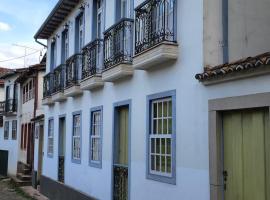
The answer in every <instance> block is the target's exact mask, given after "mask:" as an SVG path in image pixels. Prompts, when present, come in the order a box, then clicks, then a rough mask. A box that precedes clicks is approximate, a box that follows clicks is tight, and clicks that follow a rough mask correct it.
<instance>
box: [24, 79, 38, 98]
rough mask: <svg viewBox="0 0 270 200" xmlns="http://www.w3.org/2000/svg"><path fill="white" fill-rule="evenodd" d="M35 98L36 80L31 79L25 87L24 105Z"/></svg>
mask: <svg viewBox="0 0 270 200" xmlns="http://www.w3.org/2000/svg"><path fill="white" fill-rule="evenodd" d="M34 97H35V83H34V79H31V80H30V81H28V82H27V83H26V84H25V85H24V86H23V97H22V99H23V103H26V102H27V101H29V100H31V99H33V98H34Z"/></svg>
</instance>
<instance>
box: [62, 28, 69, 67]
mask: <svg viewBox="0 0 270 200" xmlns="http://www.w3.org/2000/svg"><path fill="white" fill-rule="evenodd" d="M68 51H69V41H68V30H65V31H63V33H62V63H65V62H66V60H67V58H68V55H69V53H68Z"/></svg>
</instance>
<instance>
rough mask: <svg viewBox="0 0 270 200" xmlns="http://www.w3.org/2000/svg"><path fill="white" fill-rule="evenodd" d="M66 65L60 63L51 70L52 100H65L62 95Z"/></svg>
mask: <svg viewBox="0 0 270 200" xmlns="http://www.w3.org/2000/svg"><path fill="white" fill-rule="evenodd" d="M65 74H66V65H64V64H62V65H59V66H58V67H56V68H55V70H54V72H53V88H52V90H53V92H52V95H51V96H52V101H53V102H61V101H64V100H66V96H65V95H64V87H65V85H64V83H65Z"/></svg>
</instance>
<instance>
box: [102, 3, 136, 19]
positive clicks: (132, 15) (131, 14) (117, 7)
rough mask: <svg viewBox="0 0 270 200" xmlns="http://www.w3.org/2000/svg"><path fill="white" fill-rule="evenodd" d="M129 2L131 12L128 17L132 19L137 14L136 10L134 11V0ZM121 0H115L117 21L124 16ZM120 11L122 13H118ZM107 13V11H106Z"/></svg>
mask: <svg viewBox="0 0 270 200" xmlns="http://www.w3.org/2000/svg"><path fill="white" fill-rule="evenodd" d="M128 1H129V3H130V8H129V9H130V13H129V16H127V18H131V19H134V15H135V12H134V0H128ZM120 4H121V0H115V1H114V12H115V13H114V21H115V23H117V22H119V21H120V20H121V19H122V18H121V7H119V6H121V5H120ZM118 12H120V13H118ZM105 13H106V12H105Z"/></svg>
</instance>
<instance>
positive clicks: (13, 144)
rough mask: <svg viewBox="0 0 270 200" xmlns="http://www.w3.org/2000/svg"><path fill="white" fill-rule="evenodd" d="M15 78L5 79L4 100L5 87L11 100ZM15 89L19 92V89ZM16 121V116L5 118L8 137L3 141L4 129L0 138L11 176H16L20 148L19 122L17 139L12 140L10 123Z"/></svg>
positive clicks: (0, 147)
mask: <svg viewBox="0 0 270 200" xmlns="http://www.w3.org/2000/svg"><path fill="white" fill-rule="evenodd" d="M16 78H17V75H14V76H11V77H8V78H6V79H5V87H4V88H5V89H4V99H6V94H5V93H6V92H5V91H6V87H7V86H10V98H13V85H14V81H15V80H16ZM17 88H18V92H19V91H20V90H19V87H17ZM17 119H18V117H17V116H5V117H4V123H5V121H8V122H9V137H8V139H4V127H3V131H2V132H1V136H0V149H1V150H6V151H8V174H9V175H12V176H14V175H16V173H17V162H18V157H19V154H18V150H19V146H20V143H19V141H20V134H18V133H20V127H19V125H18V124H19V120H18V121H17V138H16V140H13V139H12V121H13V120H17Z"/></svg>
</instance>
